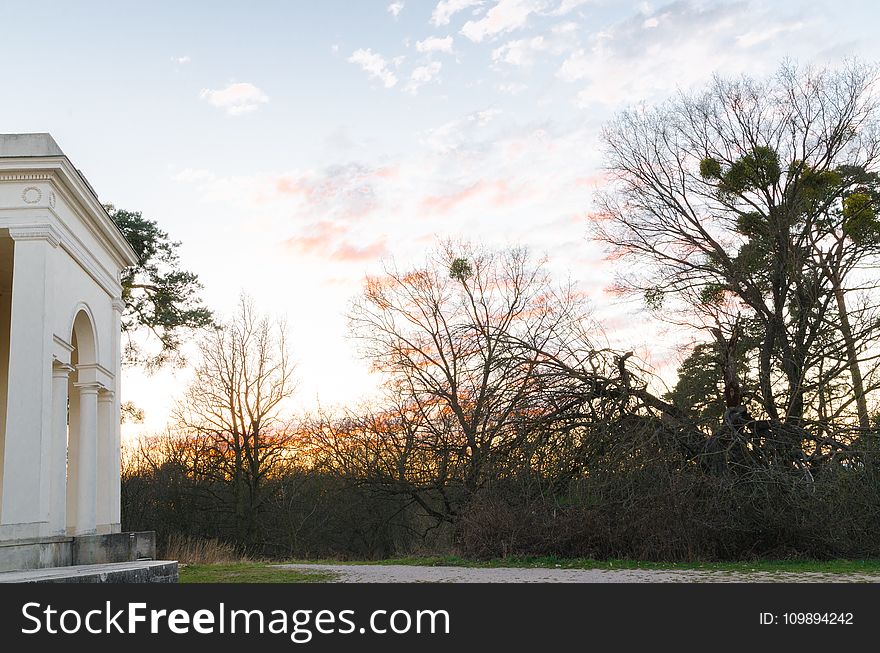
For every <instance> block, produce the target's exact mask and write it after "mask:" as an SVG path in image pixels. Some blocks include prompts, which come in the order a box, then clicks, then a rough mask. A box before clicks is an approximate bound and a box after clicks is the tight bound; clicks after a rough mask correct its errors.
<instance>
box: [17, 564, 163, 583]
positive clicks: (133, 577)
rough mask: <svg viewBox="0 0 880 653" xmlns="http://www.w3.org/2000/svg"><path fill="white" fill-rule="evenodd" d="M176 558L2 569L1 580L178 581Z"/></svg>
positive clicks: (19, 581)
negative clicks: (16, 569) (11, 569)
mask: <svg viewBox="0 0 880 653" xmlns="http://www.w3.org/2000/svg"><path fill="white" fill-rule="evenodd" d="M177 578H178V576H177V562H176V561H173V560H136V561H134V562H116V563H111V564H99V565H75V566H71V567H49V568H46V569H25V570H20V571H4V572H0V583H176V582H177Z"/></svg>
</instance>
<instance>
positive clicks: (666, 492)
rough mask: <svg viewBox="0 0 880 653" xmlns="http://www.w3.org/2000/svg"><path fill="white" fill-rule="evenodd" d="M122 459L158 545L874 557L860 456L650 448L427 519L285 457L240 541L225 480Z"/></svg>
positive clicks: (285, 554)
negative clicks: (764, 463)
mask: <svg viewBox="0 0 880 653" xmlns="http://www.w3.org/2000/svg"><path fill="white" fill-rule="evenodd" d="M128 467H129V468H128V469H127V471H126V473H125V474H124V477H123V494H122V496H123V519H124V528H126V529H132V530H139V529H155V530H157V531H158V535H159V541H160V544H162V545H165V544H167V543H168V542H169V540H171V544H172V547H176V548H177V549H179V548H180V542H181V539H180V538H181V537H183V538H195V539H196V540H199V539H217V540H220V541H223V542H226V543H228V544H229V545H232V546H235V547H236V549H237V551H238V552H239V553H240V554H249V555H254V556H265V557H271V558H274V559H283V558H327V557H332V558H342V559H347V558H350V559H381V558H388V557H393V556H402V555H411V554H423V553H436V554H447V553H455V554H459V555H464V556H468V557H474V558H493V557H501V556H508V555H556V556H563V557H589V558H597V559H608V558H635V559H641V560H657V561H660V560H666V561H695V560H739V559H753V558H760V557H764V558H767V557H769V558H819V559H821V558H835V557H878V556H880V477H878V472H877V469H875V468H873V467H870V466H866V465H849V466H843V465H832V466H828V467H827V468H824V469H823V470H822V471H821V473H819V474H817V475H816V477H815V478H814V479H812V480H811V479H809V478H807V477H804V476H802V475H799V474H797V473H794V472H792V471H791V470H790V469H784V470H782V469H780V470H773V469H764V470H757V469H756V470H753V471H751V472H750V473H748V474H743V475H730V474H726V475H722V476H720V477H719V476H714V475H711V474H709V473H707V472H706V471H704V470H702V469H701V468H700V467H699V466H698V465H693V464H687V463H685V464H681V462H680V461H675V460H655V461H653V462H652V461H645V462H644V463H643V464H641V465H633V466H628V468H627V469H622V470H618V471H615V472H613V473H610V472H607V471H606V472H597V473H593V474H586V475H582V476H580V477H579V478H576V479H573V480H571V481H570V482H569V483H567V484H566V485H565V486H564V487H562V488H558V487H557V489H556V491H553V490H552V489H551V488H552V487H553V485H554V484H553V483H550V482H548V481H549V479H546V478H536V477H531V478H528V479H524V478H522V477H519V478H516V479H514V480H510V479H497V480H496V481H494V482H492V483H489V484H487V485H486V486H485V487H484V488H483V489H482V490H480V492H478V493H477V494H475V495H474V496H473V497H472V498H471V499H470V500H469V501H468V502H467V504H466V505H465V506H464V508H463V509H462V511H461V514H460V515H459V516H458V518H457V519H456V521H455V523H449V522H437V521H436V520H433V519H430V518H429V517H428V516H427V515H426V514H425V512H424V511H423V510H421V509H420V508H419V506H418V505H417V504H415V503H414V502H412V501H411V500H409V499H408V498H407V497H406V496H405V495H402V494H394V493H392V492H389V488H387V487H381V486H379V485H377V484H373V483H367V482H363V479H357V478H353V477H349V478H343V477H341V476H336V475H333V474H330V473H327V472H319V471H317V470H314V469H302V468H294V467H291V468H289V469H287V470H285V471H284V472H283V473H280V474H278V475H277V476H275V477H273V478H272V480H271V482H270V483H269V484H268V485H267V487H266V488H265V489H266V496H267V497H268V499H267V501H266V503H265V504H264V506H263V507H262V509H261V511H260V514H259V519H258V520H257V522H258V524H259V529H260V531H259V541H260V543H261V544H259V545H258V546H253V545H250V546H248V545H247V543H243V542H236V540H235V533H236V531H235V528H234V520H233V516H232V514H231V512H230V511H229V510H228V509H227V506H228V505H229V504H228V501H229V500H231V497H228V496H224V493H225V492H227V491H228V490H227V489H225V488H224V487H222V486H212V485H210V484H206V483H199V482H198V481H196V480H194V479H193V478H192V476H191V475H188V474H186V473H185V470H183V469H181V468H180V467H176V466H174V465H173V464H170V463H165V464H162V465H159V466H158V467H150V466H148V465H141V466H139V467H136V466H134V465H131V464H129V466H128ZM425 497H426V498H430V495H429V493H427V494H425ZM175 538H176V539H177V542H176V544H175V542H174V540H175ZM170 553H174V551H171V552H170Z"/></svg>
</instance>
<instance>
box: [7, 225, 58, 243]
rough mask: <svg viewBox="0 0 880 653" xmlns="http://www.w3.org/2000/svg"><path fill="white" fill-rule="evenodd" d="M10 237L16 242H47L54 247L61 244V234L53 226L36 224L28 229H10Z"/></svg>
mask: <svg viewBox="0 0 880 653" xmlns="http://www.w3.org/2000/svg"><path fill="white" fill-rule="evenodd" d="M9 236H10V237H11V238H12V240H14V241H16V242H22V241H27V240H45V241H48V242H49V244H50V245H52V247H58V245H60V244H61V234H59V233H58V230H57V229H55V227H54V226H53V225H51V224H35V225H28V226H26V227H10V228H9Z"/></svg>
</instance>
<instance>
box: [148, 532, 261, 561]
mask: <svg viewBox="0 0 880 653" xmlns="http://www.w3.org/2000/svg"><path fill="white" fill-rule="evenodd" d="M164 558H165V559H166V560H177V561H179V562H181V563H183V564H188V565H212V564H220V563H227V564H228V563H238V562H249V558H248V557H247V556H245V555H244V554H242V553H240V552H239V551H238V550H237V549H236V548H235V547H234V546H233V545H231V544H228V543H226V542H221V541H219V540H206V539H200V538H196V537H188V536H179V535H172V536H170V537H169V538H168V544H167V545H166V547H165V555H164Z"/></svg>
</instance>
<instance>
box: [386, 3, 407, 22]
mask: <svg viewBox="0 0 880 653" xmlns="http://www.w3.org/2000/svg"><path fill="white" fill-rule="evenodd" d="M404 4H405V3H403V2H401V1H400V0H398V1H397V2H392V3H391V4H390V5H388V7H387V9H388V13H389V14H391V15H392V16H394V17H395V18H397V17H398V16H399V15H400V12H401V11H403V7H404Z"/></svg>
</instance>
